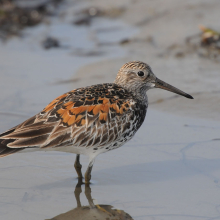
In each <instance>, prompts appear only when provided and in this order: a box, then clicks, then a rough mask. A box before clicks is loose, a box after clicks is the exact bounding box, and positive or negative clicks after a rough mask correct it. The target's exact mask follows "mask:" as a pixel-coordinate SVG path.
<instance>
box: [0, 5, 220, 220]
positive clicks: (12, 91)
mask: <svg viewBox="0 0 220 220" xmlns="http://www.w3.org/2000/svg"><path fill="white" fill-rule="evenodd" d="M74 7H76V8H77V6H74ZM70 14H71V8H69V15H70ZM71 21H72V20H71V19H70V18H69V17H68V16H67V17H66V20H65V19H63V20H62V22H63V23H62V22H61V20H59V19H58V18H55V17H54V18H52V20H51V24H50V25H48V24H41V25H39V26H37V27H34V28H29V29H26V30H25V31H24V37H23V38H13V39H11V40H10V41H8V42H6V43H1V44H0V57H1V59H0V70H1V72H0V74H1V81H0V92H1V96H0V103H1V106H0V121H1V124H0V132H3V131H5V130H6V129H8V128H10V127H12V126H14V125H16V124H18V123H20V122H22V121H24V120H25V119H27V118H28V117H30V116H32V115H34V114H36V113H38V112H39V111H40V110H41V109H42V108H43V107H44V106H45V105H47V104H48V103H49V102H50V101H51V100H52V99H53V98H55V97H57V96H58V95H60V94H62V93H64V92H66V91H68V90H70V87H71V86H70V85H71V84H68V83H71V80H70V79H72V76H73V75H74V72H75V71H76V70H77V69H78V68H80V67H82V66H84V65H86V64H89V63H93V62H97V61H100V60H108V59H110V58H113V57H114V58H117V57H121V56H123V55H124V53H125V51H124V50H123V49H122V48H121V47H120V46H119V45H117V44H114V43H115V42H118V41H120V40H121V39H123V38H125V37H126V38H127V37H129V36H132V35H133V34H134V33H136V31H137V30H136V29H135V28H133V27H130V26H127V25H125V24H124V23H120V22H118V21H116V20H110V19H106V18H105V19H104V20H103V19H96V20H95V21H94V22H93V25H92V26H91V27H89V28H85V27H78V28H76V27H73V25H72V23H71ZM100 30H105V31H100ZM106 30H108V31H106ZM49 35H52V36H53V37H57V38H58V39H59V40H60V41H61V45H62V46H63V48H60V49H52V50H48V51H45V50H44V49H43V48H41V42H42V40H43V39H44V38H45V37H47V36H49ZM106 43H107V44H106ZM109 43H110V46H107V45H108V44H109ZM100 44H102V45H103V46H97V45H100ZM91 54H93V56H91ZM94 54H96V55H94ZM164 62H165V61H164ZM179 62H180V61H179ZM89 84H90V82H88V85H89ZM181 99H182V100H183V99H184V98H181ZM169 107H170V108H174V106H169ZM219 131H220V125H219V123H218V122H214V121H209V120H202V119H196V118H194V119H193V118H190V117H182V116H175V115H172V114H169V113H163V112H159V111H156V110H153V109H152V108H151V106H150V108H149V110H148V113H147V117H146V120H145V122H144V124H143V126H142V127H141V129H140V130H139V131H138V133H137V134H136V136H135V137H134V138H133V139H132V140H131V141H130V142H129V143H127V144H126V145H125V146H123V147H121V148H119V149H117V150H114V151H111V152H108V153H107V154H102V155H100V156H98V157H97V159H96V162H95V165H94V169H93V172H92V184H91V185H90V188H91V193H90V188H88V187H85V186H84V185H82V186H81V189H82V192H81V193H80V191H81V190H80V186H79V185H78V187H76V186H77V182H78V181H77V178H76V177H77V175H76V172H75V169H74V160H75V155H73V154H67V153H62V152H46V153H44V152H34V153H19V154H14V155H12V156H9V157H5V158H1V160H0V173H1V179H0V204H1V205H0V219H4V220H11V219H22V220H26V219H28V220H29V219H32V220H40V219H42V220H43V219H59V220H69V219H106V218H107V217H108V218H109V219H111V217H112V216H113V217H114V216H116V217H117V218H119V216H120V218H119V219H131V217H132V218H133V219H135V220H148V219H149V220H172V219H173V220H176V219H178V220H185V219H193V220H197V219H198V220H199V219H207V220H208V219H220V214H219V207H220V200H219V198H220V190H219V189H220V184H219V176H220V158H219V144H220V137H219ZM81 162H82V165H83V171H84V172H85V169H86V167H87V164H88V161H87V158H86V157H82V158H81ZM75 187H76V188H75ZM84 191H86V194H84ZM79 196H80V200H79V199H78V197H79ZM91 198H92V199H93V200H92V199H91ZM79 201H80V202H79ZM92 202H94V204H95V205H96V208H93V209H89V203H90V205H93V204H92ZM80 203H81V205H82V207H79V206H80ZM126 213H127V214H126ZM94 216H96V218H93V217H94ZM116 217H115V218H116Z"/></svg>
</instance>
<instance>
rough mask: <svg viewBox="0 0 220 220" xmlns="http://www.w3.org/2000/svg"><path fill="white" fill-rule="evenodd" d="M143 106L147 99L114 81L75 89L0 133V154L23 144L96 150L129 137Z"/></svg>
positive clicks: (114, 145)
mask: <svg viewBox="0 0 220 220" xmlns="http://www.w3.org/2000/svg"><path fill="white" fill-rule="evenodd" d="M146 110H147V103H144V102H142V101H139V100H138V99H136V98H135V97H134V96H133V94H132V93H130V92H128V91H127V90H126V89H124V88H122V87H120V86H118V85H117V84H114V83H108V84H99V85H94V86H89V87H85V88H80V89H75V90H72V91H70V92H68V93H65V94H63V95H61V96H59V97H58V98H56V99H55V100H53V101H52V102H51V103H50V104H49V105H47V106H46V107H45V108H44V109H43V111H42V112H40V113H39V114H37V115H35V116H33V117H32V118H30V119H28V120H26V121H25V122H23V123H21V124H20V125H18V126H16V127H14V128H12V129H10V130H8V131H6V132H4V133H2V134H1V135H0V157H3V156H7V155H9V154H12V153H15V152H17V151H20V150H23V149H24V148H28V149H30V148H40V149H45V150H46V149H54V150H56V148H57V149H58V148H59V149H60V148H61V147H62V148H65V147H66V146H70V147H71V146H72V147H73V148H74V149H78V151H77V150H76V152H75V153H80V152H84V151H82V149H90V150H89V151H88V154H91V153H94V154H99V153H100V152H105V151H108V150H111V149H114V148H117V147H119V146H121V145H122V144H124V143H125V142H126V141H128V140H129V139H131V138H132V137H133V136H134V134H135V133H136V131H137V130H138V129H139V127H140V126H141V124H142V123H143V121H144V118H145V115H146ZM64 151H65V150H64ZM85 152H86V151H85ZM85 154H86V153H85Z"/></svg>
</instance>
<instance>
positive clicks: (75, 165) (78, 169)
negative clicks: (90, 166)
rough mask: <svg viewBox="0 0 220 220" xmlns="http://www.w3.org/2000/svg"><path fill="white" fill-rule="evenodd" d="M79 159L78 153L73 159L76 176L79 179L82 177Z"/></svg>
mask: <svg viewBox="0 0 220 220" xmlns="http://www.w3.org/2000/svg"><path fill="white" fill-rule="evenodd" d="M79 159H80V155H79V154H77V155H76V160H75V164H74V167H75V169H76V172H77V174H78V178H79V179H82V178H83V175H82V171H81V168H82V165H81V164H80V161H79Z"/></svg>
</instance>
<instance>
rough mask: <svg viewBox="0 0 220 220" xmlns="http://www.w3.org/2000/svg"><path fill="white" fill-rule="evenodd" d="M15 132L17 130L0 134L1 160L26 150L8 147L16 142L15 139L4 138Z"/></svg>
mask: <svg viewBox="0 0 220 220" xmlns="http://www.w3.org/2000/svg"><path fill="white" fill-rule="evenodd" d="M14 130H15V128H12V129H10V130H8V131H6V132H4V133H2V134H0V158H1V157H5V156H8V155H11V154H13V153H16V152H18V151H21V150H23V149H24V148H10V147H8V146H7V145H8V144H9V143H11V142H14V141H15V139H4V138H3V136H5V135H7V134H10V133H12V132H13V131H14Z"/></svg>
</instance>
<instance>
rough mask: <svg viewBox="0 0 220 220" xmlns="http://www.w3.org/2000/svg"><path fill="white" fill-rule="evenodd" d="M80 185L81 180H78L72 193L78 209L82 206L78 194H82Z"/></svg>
mask: <svg viewBox="0 0 220 220" xmlns="http://www.w3.org/2000/svg"><path fill="white" fill-rule="evenodd" d="M82 184H83V183H82V179H79V180H78V183H77V185H76V187H75V191H74V194H75V197H76V202H77V207H78V208H79V207H81V206H82V205H81V202H80V193H81V192H82V188H81V186H82Z"/></svg>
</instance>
